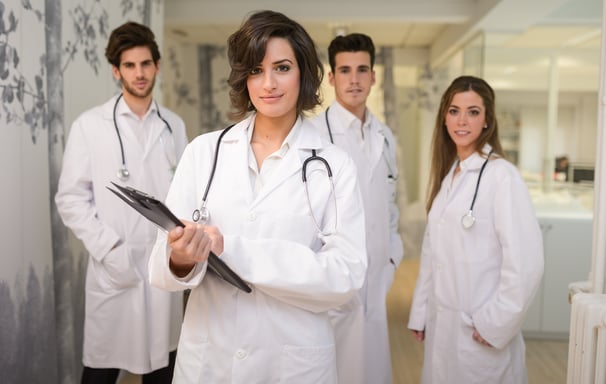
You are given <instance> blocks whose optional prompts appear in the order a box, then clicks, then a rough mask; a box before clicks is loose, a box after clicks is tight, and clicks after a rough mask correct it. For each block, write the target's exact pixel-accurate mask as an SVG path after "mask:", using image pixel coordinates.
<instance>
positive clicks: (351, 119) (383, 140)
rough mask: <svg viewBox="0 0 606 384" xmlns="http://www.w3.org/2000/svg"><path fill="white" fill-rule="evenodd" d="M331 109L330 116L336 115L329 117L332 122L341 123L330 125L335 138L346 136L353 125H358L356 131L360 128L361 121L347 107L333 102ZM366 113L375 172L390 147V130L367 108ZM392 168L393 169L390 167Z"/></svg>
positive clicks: (365, 119) (371, 160)
mask: <svg viewBox="0 0 606 384" xmlns="http://www.w3.org/2000/svg"><path fill="white" fill-rule="evenodd" d="M329 109H330V112H328V114H329V115H331V114H333V113H334V117H332V118H331V116H329V119H330V121H331V122H334V121H339V122H340V123H339V124H335V123H332V124H330V129H331V131H332V134H333V137H335V136H338V135H345V134H346V133H347V132H348V131H349V130H350V129H352V124H355V125H356V129H357V128H358V125H359V123H360V119H358V117H357V116H356V115H354V114H353V113H351V112H350V111H348V110H347V109H346V108H345V107H343V106H342V105H341V104H340V103H339V102H338V101H336V100H335V101H333V103H332V104H331V106H330V108H329ZM333 109H334V112H333ZM325 113H326V112H325ZM364 113H365V116H364V124H363V127H366V126H368V128H369V129H368V132H367V134H368V135H370V137H368V138H367V140H370V142H371V145H372V148H371V151H370V164H371V169H372V170H373V172H374V168H375V167H376V166H377V164H378V163H379V161H381V158H382V155H383V151H384V150H387V149H386V147H389V141H388V139H387V135H386V133H385V129H389V128H387V126H385V125H384V124H381V122H380V121H379V120H378V119H377V118H376V117H375V116H374V115H373V114H372V112H371V111H370V110H369V109H368V108H366V111H365V112H364ZM334 140H335V143H338V140H339V139H336V138H335V139H334ZM386 155H388V153H386ZM390 168H392V167H391V166H390ZM393 168H395V167H393Z"/></svg>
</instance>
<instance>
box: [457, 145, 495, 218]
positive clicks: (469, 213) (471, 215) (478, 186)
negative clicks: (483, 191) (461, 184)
mask: <svg viewBox="0 0 606 384" xmlns="http://www.w3.org/2000/svg"><path fill="white" fill-rule="evenodd" d="M490 155H492V150H491V151H490V152H488V156H486V160H484V163H483V164H482V168H480V174H479V175H478V181H476V190H475V192H474V193H473V199H472V200H471V206H470V207H469V212H467V213H466V214H464V215H463V217H461V225H462V226H463V228H464V229H470V228H471V227H473V225H474V223H475V222H476V217H475V216H474V215H473V206H474V205H475V203H476V198H477V197H478V189H479V188H480V180H481V179H482V173H484V168H486V164H488V159H490Z"/></svg>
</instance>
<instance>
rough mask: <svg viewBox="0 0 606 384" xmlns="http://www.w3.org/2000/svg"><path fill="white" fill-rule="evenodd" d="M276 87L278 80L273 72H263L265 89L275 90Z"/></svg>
mask: <svg viewBox="0 0 606 384" xmlns="http://www.w3.org/2000/svg"><path fill="white" fill-rule="evenodd" d="M275 87H276V79H275V77H274V73H273V71H265V72H263V88H265V89H274V88H275Z"/></svg>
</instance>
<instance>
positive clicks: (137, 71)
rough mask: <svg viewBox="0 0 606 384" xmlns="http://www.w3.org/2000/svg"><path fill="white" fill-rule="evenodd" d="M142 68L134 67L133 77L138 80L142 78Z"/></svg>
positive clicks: (139, 66) (140, 66)
mask: <svg viewBox="0 0 606 384" xmlns="http://www.w3.org/2000/svg"><path fill="white" fill-rule="evenodd" d="M143 73H144V72H143V66H142V65H136V66H135V76H137V78H138V79H140V78H142V77H144V75H143Z"/></svg>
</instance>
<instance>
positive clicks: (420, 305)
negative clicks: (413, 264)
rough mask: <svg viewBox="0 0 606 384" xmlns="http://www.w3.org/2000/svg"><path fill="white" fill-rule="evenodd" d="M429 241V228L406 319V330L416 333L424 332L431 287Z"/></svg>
mask: <svg viewBox="0 0 606 384" xmlns="http://www.w3.org/2000/svg"><path fill="white" fill-rule="evenodd" d="M430 248H431V241H430V238H429V228H428V227H426V228H425V235H424V238H423V247H422V251H421V265H420V267H419V276H418V277H417V282H416V285H415V290H414V294H413V298H412V305H411V308H410V315H409V318H408V328H409V329H413V330H416V331H424V330H425V324H426V322H427V313H428V310H427V306H428V304H429V295H430V293H431V287H432V278H433V277H432V271H431V249H430Z"/></svg>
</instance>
